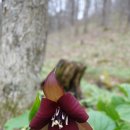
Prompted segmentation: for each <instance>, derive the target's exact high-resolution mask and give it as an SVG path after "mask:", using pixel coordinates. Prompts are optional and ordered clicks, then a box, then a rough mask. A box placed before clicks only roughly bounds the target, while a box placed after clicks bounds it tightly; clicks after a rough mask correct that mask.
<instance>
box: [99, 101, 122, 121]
mask: <svg viewBox="0 0 130 130" xmlns="http://www.w3.org/2000/svg"><path fill="white" fill-rule="evenodd" d="M97 108H98V110H100V111H104V112H105V113H106V114H107V115H108V116H110V117H111V118H112V119H113V120H118V119H120V117H119V115H118V113H117V111H116V109H115V107H114V106H113V105H112V104H111V103H107V102H103V101H102V100H99V101H98V104H97Z"/></svg>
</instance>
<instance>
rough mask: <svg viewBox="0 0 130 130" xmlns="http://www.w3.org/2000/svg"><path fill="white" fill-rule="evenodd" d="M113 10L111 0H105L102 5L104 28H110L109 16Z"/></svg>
mask: <svg viewBox="0 0 130 130" xmlns="http://www.w3.org/2000/svg"><path fill="white" fill-rule="evenodd" d="M110 11H111V0H103V7H102V26H103V29H104V30H108V28H109V27H108V24H109V16H110Z"/></svg>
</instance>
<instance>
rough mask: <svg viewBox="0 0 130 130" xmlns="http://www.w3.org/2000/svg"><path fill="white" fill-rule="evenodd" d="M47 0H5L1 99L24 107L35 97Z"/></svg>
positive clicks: (43, 49)
mask: <svg viewBox="0 0 130 130" xmlns="http://www.w3.org/2000/svg"><path fill="white" fill-rule="evenodd" d="M47 7H48V1H47V0H4V2H3V18H2V43H1V44H0V101H4V100H5V98H6V99H10V100H13V101H19V102H18V107H25V106H28V104H29V103H30V102H31V101H32V100H33V99H34V98H35V95H34V93H35V89H36V86H37V85H38V83H39V82H40V81H39V77H38V74H39V72H40V70H41V67H42V65H43V60H44V52H45V45H46V38H47Z"/></svg>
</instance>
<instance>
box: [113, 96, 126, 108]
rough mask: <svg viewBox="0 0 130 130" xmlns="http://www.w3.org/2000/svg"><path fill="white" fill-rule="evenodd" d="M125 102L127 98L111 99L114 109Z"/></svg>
mask: <svg viewBox="0 0 130 130" xmlns="http://www.w3.org/2000/svg"><path fill="white" fill-rule="evenodd" d="M125 102H126V101H125V98H124V97H122V96H113V97H112V99H111V104H112V105H113V106H114V107H117V106H118V105H121V104H124V103H125Z"/></svg>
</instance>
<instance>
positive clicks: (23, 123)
mask: <svg viewBox="0 0 130 130" xmlns="http://www.w3.org/2000/svg"><path fill="white" fill-rule="evenodd" d="M28 116H29V111H26V112H25V113H23V114H22V115H20V116H18V117H15V118H12V119H10V120H8V121H7V122H6V123H5V125H4V130H15V129H20V128H23V127H28V125H29V120H28Z"/></svg>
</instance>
